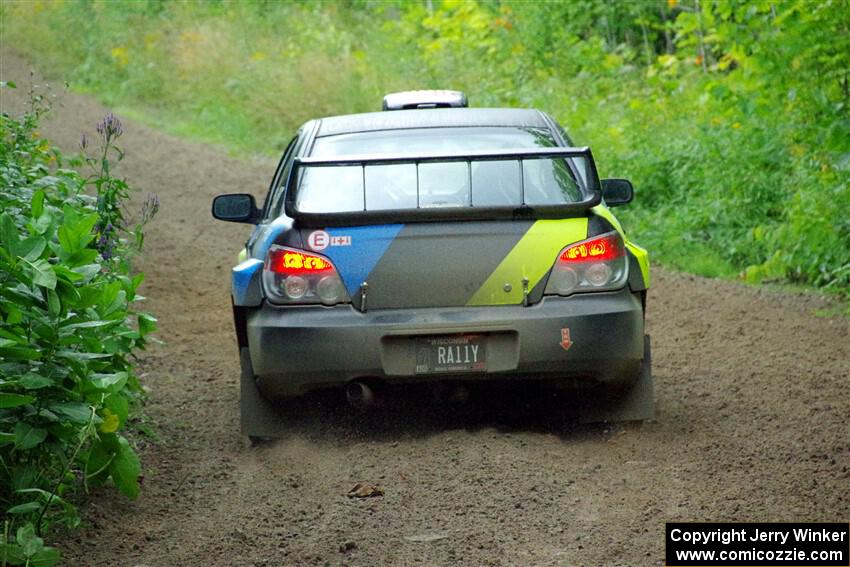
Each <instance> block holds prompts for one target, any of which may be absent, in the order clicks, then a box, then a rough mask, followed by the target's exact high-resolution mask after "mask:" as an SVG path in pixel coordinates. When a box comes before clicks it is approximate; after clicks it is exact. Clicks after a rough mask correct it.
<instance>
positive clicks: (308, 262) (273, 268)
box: [263, 246, 351, 305]
mask: <svg viewBox="0 0 850 567" xmlns="http://www.w3.org/2000/svg"><path fill="white" fill-rule="evenodd" d="M263 284H264V287H265V289H266V296H267V297H268V299H269V300H270V301H272V302H273V303H287V304H293V303H295V304H304V303H322V304H324V305H335V304H337V303H348V302H350V301H351V299H350V298H349V297H348V293H347V292H346V291H345V286H344V285H343V283H342V280H341V279H340V277H339V273H337V271H336V268H335V267H334V265H333V263H332V262H331V261H330V260H328V259H327V258H325V257H324V256H319V255H316V254H311V253H309V252H305V251H303V250H296V249H294V248H286V247H284V246H272V247H271V248H270V249H269V253H268V256H266V263H265V265H264V267H263Z"/></svg>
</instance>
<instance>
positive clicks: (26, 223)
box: [0, 82, 158, 567]
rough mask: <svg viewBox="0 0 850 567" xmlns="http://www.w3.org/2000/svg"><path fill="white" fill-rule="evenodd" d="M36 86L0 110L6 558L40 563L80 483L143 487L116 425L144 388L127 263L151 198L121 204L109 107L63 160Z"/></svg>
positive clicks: (1, 455) (146, 329)
mask: <svg viewBox="0 0 850 567" xmlns="http://www.w3.org/2000/svg"><path fill="white" fill-rule="evenodd" d="M8 88H15V85H14V83H8V82H7V83H4V84H3V85H2V86H0V89H8ZM30 96H31V99H32V107H31V109H30V111H29V112H27V113H26V114H24V115H23V116H22V117H12V116H8V115H6V114H4V115H2V116H0V132H2V141H1V142H2V143H0V322H2V328H0V508H2V510H3V515H4V518H5V521H4V525H3V531H2V533H0V565H2V566H5V565H27V566H40V567H46V566H49V565H53V564H55V563H56V562H57V561H58V560H59V551H58V550H57V549H55V548H51V547H47V546H45V545H44V540H43V538H42V537H41V536H42V535H45V534H48V533H49V532H50V531H51V529H52V528H53V527H55V526H57V525H64V526H67V527H69V528H73V527H76V526H77V525H78V524H79V523H80V520H79V517H78V515H77V511H76V509H75V506H74V493H75V492H78V491H80V490H85V491H88V490H89V489H91V488H92V487H95V486H98V485H101V484H103V483H105V482H107V481H111V483H112V484H113V485H114V486H115V487H116V488H117V489H118V490H120V491H121V492H122V493H124V494H125V495H127V496H128V497H130V498H135V497H136V496H137V495H138V493H139V476H140V464H139V459H138V456H137V455H136V451H135V449H134V446H133V443H132V442H131V441H130V439H128V437H127V436H125V435H124V434H123V432H124V431H126V430H127V429H128V422H129V421H131V420H132V419H133V415H134V411H135V409H136V408H137V406H138V404H139V402H140V399H141V397H142V394H143V390H142V387H141V385H140V384H139V381H138V377H137V376H136V374H135V372H134V368H133V357H134V355H135V353H136V352H137V351H138V350H140V349H143V348H144V346H145V343H146V340H147V336H148V334H149V333H151V332H152V331H153V330H154V329H155V319H154V318H153V317H152V316H151V315H150V314H148V313H144V312H142V311H139V310H138V309H137V302H138V301H139V300H141V299H142V298H141V297H140V296H139V295H138V293H137V290H138V286H139V284H140V283H141V281H142V279H143V274H140V273H139V274H137V273H133V272H132V271H131V269H130V260H131V258H132V256H133V255H134V254H135V253H137V252H138V251H139V250H140V249H141V246H142V240H143V234H142V228H143V226H144V225H145V223H146V222H147V221H149V220H150V219H151V218H152V217H153V215H154V214H155V213H156V210H157V208H158V203H157V201H156V198H155V197H151V198H149V199H148V200H147V201H146V203H145V205H144V208H143V210H142V211H141V212H140V213H139V215H138V216H137V217H136V218H129V216H128V214H127V209H126V201H127V199H128V198H129V196H130V192H131V189H130V187H128V186H127V184H126V183H125V182H124V181H123V180H121V179H119V178H117V177H115V176H114V174H113V169H114V167H115V165H116V164H117V162H118V161H120V159H121V155H122V154H121V151H120V150H119V149H118V147H117V146H116V145H115V144H116V140H117V139H118V138H119V137H120V136H121V134H122V131H123V128H122V125H121V122H120V121H119V120H118V119H117V118H116V117H115V116H113V115H111V114H110V115H108V116H107V117H106V118H104V120H103V121H102V122H101V123H100V124H98V125H97V126H96V135H93V136H92V137H91V138H87V137H86V136H84V137H83V138H82V140H81V147H82V150H83V154H82V157H78V158H75V159H71V160H68V159H66V158H65V156H63V155H62V154H61V153H60V152H59V151H58V150H57V149H56V148H55V147H53V146H51V144H50V142H49V141H48V140H46V139H44V138H42V137H41V136H40V135H39V133H38V126H39V120H40V119H41V117H42V114H43V113H44V112H45V109H46V107H45V99H44V98H43V97H42V96H41V95H38V94H35V93H31V95H30Z"/></svg>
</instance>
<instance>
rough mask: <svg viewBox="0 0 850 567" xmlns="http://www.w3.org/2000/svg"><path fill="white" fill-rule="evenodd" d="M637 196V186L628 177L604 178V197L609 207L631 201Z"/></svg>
mask: <svg viewBox="0 0 850 567" xmlns="http://www.w3.org/2000/svg"><path fill="white" fill-rule="evenodd" d="M634 197H635V188H634V187H633V186H632V182H631V181H629V180H628V179H603V180H602V198H603V199H605V204H606V205H608V206H609V207H617V206H619V205H625V204H626V203H631V202H632V199H634Z"/></svg>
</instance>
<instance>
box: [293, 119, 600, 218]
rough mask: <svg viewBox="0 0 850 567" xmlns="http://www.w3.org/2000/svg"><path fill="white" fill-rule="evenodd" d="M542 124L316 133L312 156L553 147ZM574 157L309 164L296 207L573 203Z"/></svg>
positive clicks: (577, 191) (576, 186)
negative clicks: (538, 125)
mask: <svg viewBox="0 0 850 567" xmlns="http://www.w3.org/2000/svg"><path fill="white" fill-rule="evenodd" d="M554 146H555V142H554V140H553V139H552V138H551V136H550V134H549V133H548V132H547V131H546V130H543V129H536V128H513V127H480V128H468V127H467V128H422V129H411V130H388V131H379V132H363V133H357V134H344V135H338V136H327V137H323V138H318V139H317V140H316V141H315V144H314V146H313V151H312V153H311V157H318V158H327V159H333V158H336V157H345V156H351V155H363V154H369V155H397V154H399V153H403V154H405V155H411V156H415V155H418V154H441V153H446V154H452V153H463V152H476V151H499V150H505V151H510V150H518V149H533V148H548V147H554ZM580 161H581V160H578V159H575V158H566V159H565V158H557V159H552V158H533V159H523V160H519V159H511V160H493V161H473V162H467V161H453V162H451V161H449V162H439V163H420V164H418V165H417V164H412V163H399V164H372V165H366V166H365V167H364V166H362V165H338V166H323V167H308V168H305V169H304V170H303V171H302V174H301V175H302V176H301V179H300V180H299V183H298V190H297V194H296V208H297V209H298V210H299V211H301V212H304V213H336V212H351V211H380V210H396V209H417V208H435V207H519V206H521V205H532V206H533V205H559V204H567V203H577V202H580V201H581V200H582V199H583V198H584V193H583V191H582V186H583V184H584V177H585V172H584V164H581V163H578V162H580Z"/></svg>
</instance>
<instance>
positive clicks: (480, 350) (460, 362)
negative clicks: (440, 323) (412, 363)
mask: <svg viewBox="0 0 850 567" xmlns="http://www.w3.org/2000/svg"><path fill="white" fill-rule="evenodd" d="M486 346H487V340H486V336H485V335H444V336H439V337H418V338H416V373H417V374H435V373H456V372H483V371H485V370H487V350H486Z"/></svg>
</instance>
